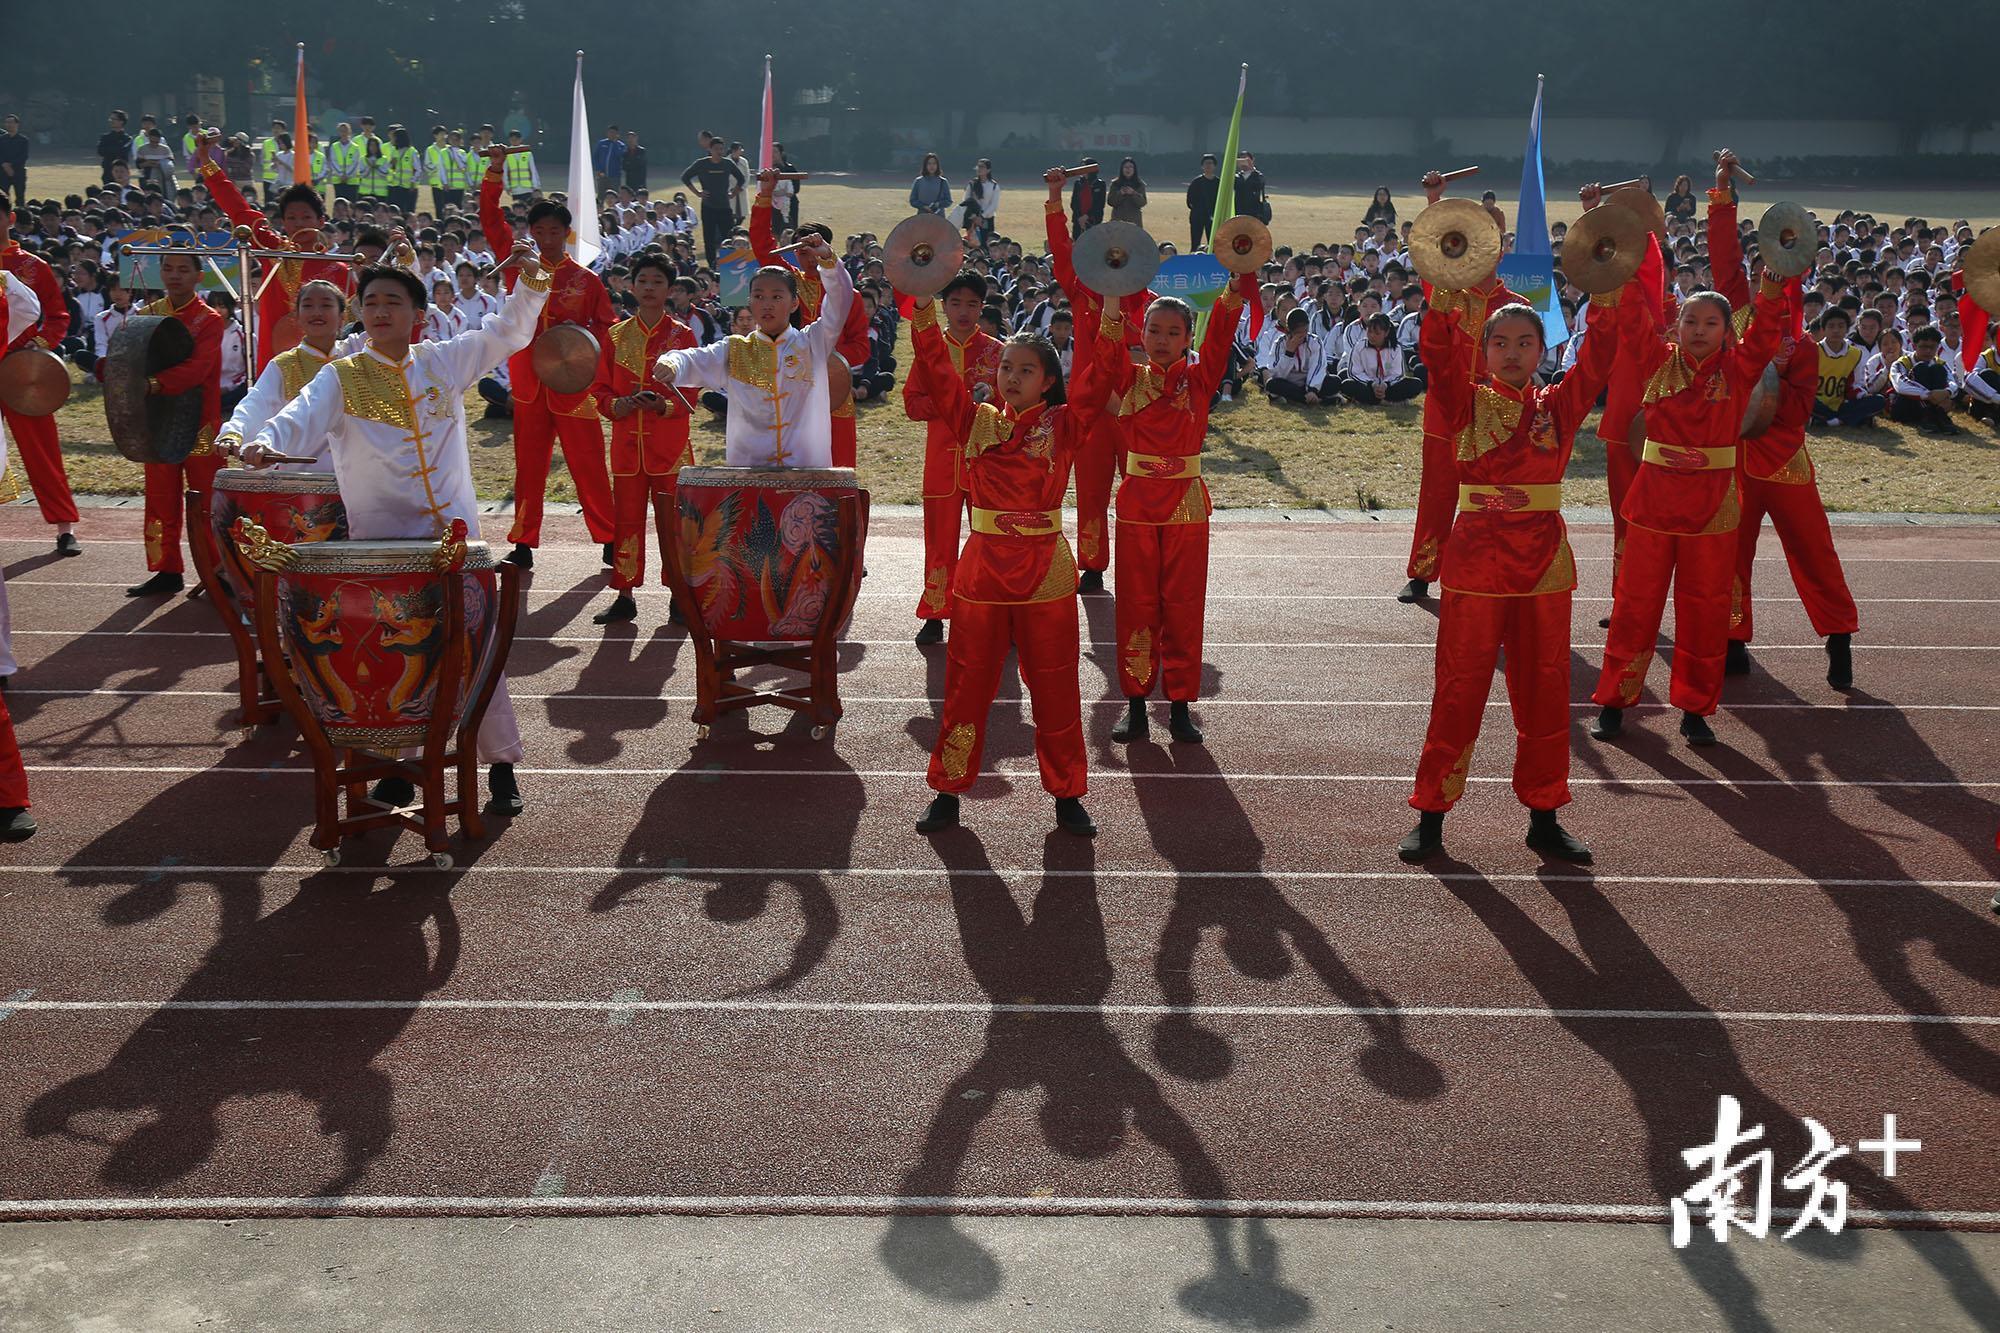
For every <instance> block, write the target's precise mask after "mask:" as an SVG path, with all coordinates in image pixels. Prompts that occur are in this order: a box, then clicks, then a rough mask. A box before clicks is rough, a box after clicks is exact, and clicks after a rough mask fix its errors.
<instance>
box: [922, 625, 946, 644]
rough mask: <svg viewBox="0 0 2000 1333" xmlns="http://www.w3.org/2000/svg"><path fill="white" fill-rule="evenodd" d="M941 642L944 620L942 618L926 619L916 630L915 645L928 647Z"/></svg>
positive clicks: (942, 639)
mask: <svg viewBox="0 0 2000 1333" xmlns="http://www.w3.org/2000/svg"><path fill="white" fill-rule="evenodd" d="M943 642H944V622H943V621H942V620H926V621H925V622H924V627H923V628H922V629H920V630H918V631H917V645H918V646H919V647H923V648H928V647H929V646H930V645H931V644H934V643H943Z"/></svg>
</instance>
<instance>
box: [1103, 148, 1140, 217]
mask: <svg viewBox="0 0 2000 1333" xmlns="http://www.w3.org/2000/svg"><path fill="white" fill-rule="evenodd" d="M1105 201H1106V202H1107V203H1109V204H1110V205H1111V220H1112V221H1113V222H1129V223H1131V224H1132V225H1133V226H1135V227H1143V226H1145V225H1146V222H1145V215H1146V182H1145V181H1144V180H1142V179H1140V176H1139V163H1138V161H1137V160H1136V159H1133V158H1129V157H1128V158H1126V159H1125V160H1124V161H1122V162H1120V163H1119V164H1118V179H1117V180H1114V181H1112V182H1111V188H1110V189H1109V190H1107V191H1106V192H1105Z"/></svg>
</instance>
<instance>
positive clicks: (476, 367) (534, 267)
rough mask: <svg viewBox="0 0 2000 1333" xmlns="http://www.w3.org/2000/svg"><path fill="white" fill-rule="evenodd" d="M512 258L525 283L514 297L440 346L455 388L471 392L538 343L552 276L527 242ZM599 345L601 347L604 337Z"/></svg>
mask: <svg viewBox="0 0 2000 1333" xmlns="http://www.w3.org/2000/svg"><path fill="white" fill-rule="evenodd" d="M512 257H513V259H514V260H515V262H516V263H517V264H519V265H520V266H521V267H520V279H521V280H520V281H519V282H517V283H515V284H514V290H513V292H512V294H510V295H509V296H508V297H507V299H506V300H505V301H503V302H501V303H500V308H499V309H498V310H496V311H494V312H493V313H492V314H490V315H488V316H487V317H486V318H485V319H482V320H480V321H479V323H478V324H477V325H476V326H474V327H472V328H469V329H467V330H466V331H465V332H464V333H461V334H459V335H458V336H457V337H454V338H447V339H445V340H444V341H443V342H442V343H439V344H438V347H439V348H440V349H441V350H442V352H443V354H444V355H445V356H446V357H447V358H448V360H447V362H446V364H447V365H448V367H449V368H450V374H451V378H452V382H453V383H454V384H459V385H461V386H463V387H465V388H471V387H472V385H473V384H474V383H476V382H477V381H478V379H479V377H480V376H481V375H483V374H485V373H486V372H487V371H488V370H490V369H492V368H493V367H494V366H497V365H499V364H500V363H501V362H502V361H505V360H506V359H507V358H508V357H510V356H512V355H514V353H516V352H518V351H520V350H521V349H522V348H524V347H526V346H527V345H528V344H529V343H531V342H533V341H534V339H535V325H536V324H537V323H538V322H539V321H540V320H541V317H542V307H544V306H546V305H547V304H548V302H549V275H548V274H547V273H545V272H543V271H542V268H541V266H540V265H539V264H537V263H536V262H535V259H534V246H533V245H531V244H530V243H529V242H527V241H522V242H521V243H520V244H519V245H517V246H515V247H514V248H513V253H512ZM598 341H599V345H600V346H601V345H602V344H603V341H604V340H603V337H602V335H600V336H599V340H598Z"/></svg>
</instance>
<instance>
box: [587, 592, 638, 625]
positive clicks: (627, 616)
mask: <svg viewBox="0 0 2000 1333" xmlns="http://www.w3.org/2000/svg"><path fill="white" fill-rule="evenodd" d="M638 618H639V603H638V601H637V600H636V599H634V598H633V596H632V594H631V593H629V592H621V593H619V594H618V596H616V597H615V598H613V599H612V601H611V605H610V606H608V607H606V608H605V609H604V610H602V611H599V612H598V613H597V614H596V615H594V616H592V617H591V618H590V623H591V624H593V625H615V624H617V623H618V622H620V621H622V620H637V619H638Z"/></svg>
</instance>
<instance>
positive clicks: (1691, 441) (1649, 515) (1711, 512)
mask: <svg viewBox="0 0 2000 1333" xmlns="http://www.w3.org/2000/svg"><path fill="white" fill-rule="evenodd" d="M1784 320H1785V298H1784V293H1783V292H1782V291H1781V290H1780V289H1779V288H1778V287H1776V286H1775V285H1773V284H1772V283H1770V282H1769V281H1766V282H1765V283H1764V286H1763V289H1762V290H1761V291H1760V292H1759V293H1758V294H1757V303H1756V305H1755V307H1754V313H1753V314H1752V316H1751V319H1750V324H1749V327H1748V329H1747V330H1746V331H1745V332H1744V335H1743V338H1742V340H1741V341H1740V342H1732V343H1731V344H1730V345H1728V346H1725V347H1723V348H1722V349H1721V350H1720V351H1718V352H1716V353H1715V354H1714V355H1712V356H1710V357H1709V358H1708V359H1707V360H1706V361H1704V362H1701V363H1699V364H1697V363H1696V362H1695V361H1694V359H1693V358H1692V357H1690V356H1688V355H1687V353H1685V352H1683V351H1682V350H1681V349H1680V348H1679V347H1678V346H1677V345H1675V344H1673V343H1670V342H1668V341H1666V339H1665V338H1663V337H1661V336H1660V335H1659V333H1657V332H1656V331H1654V330H1653V329H1651V328H1649V327H1647V326H1646V321H1644V320H1640V319H1631V320H1628V321H1626V322H1625V323H1624V325H1623V326H1622V327H1623V332H1624V335H1625V343H1624V346H1623V347H1622V348H1621V350H1620V352H1619V355H1620V357H1621V358H1631V359H1633V360H1635V361H1636V362H1637V363H1638V365H1639V368H1640V371H1641V373H1642V375H1643V378H1644V383H1645V386H1646V387H1645V391H1644V393H1643V394H1642V396H1641V401H1642V405H1643V407H1644V410H1645V425H1646V444H1645V455H1644V458H1643V459H1642V460H1641V461H1640V464H1639V471H1638V474H1637V475H1636V476H1635V477H1633V479H1632V489H1631V490H1630V491H1629V492H1628V493H1627V494H1626V496H1625V558H1624V560H1623V561H1622V562H1621V563H1620V564H1619V566H1618V573H1617V576H1616V578H1615V580H1614V582H1613V586H1612V604H1611V630H1610V633H1609V634H1608V635H1606V637H1605V642H1604V668H1603V671H1602V672H1601V673H1600V674H1599V676H1598V678H1597V689H1596V690H1595V691H1594V692H1593V693H1592V694H1591V698H1592V699H1594V700H1595V701H1596V702H1597V703H1599V704H1601V705H1604V706H1606V707H1616V708H1625V707H1630V706H1631V705H1632V704H1634V703H1636V702H1637V701H1638V698H1639V693H1640V691H1641V690H1643V689H1644V688H1645V685H1646V668H1647V667H1648V666H1649V665H1650V664H1651V663H1652V660H1653V646H1654V644H1655V642H1656V641H1657V640H1658V638H1659V633H1660V617H1661V615H1662V614H1663V613H1664V612H1665V610H1666V604H1667V589H1668V587H1669V585H1671V586H1672V588H1673V593H1674V670H1673V689H1672V695H1671V698H1672V702H1673V706H1674V707H1676V708H1678V709H1681V710H1682V711H1683V712H1689V713H1697V714H1700V715H1701V716H1704V717H1706V716H1707V715H1709V714H1710V713H1713V712H1714V711H1715V705H1716V702H1717V700H1718V699H1720V698H1721V695H1722V659H1723V656H1724V651H1725V649H1726V647H1727V644H1728V636H1729V585H1730V581H1731V580H1732V578H1733V577H1734V575H1735V572H1736V527H1737V523H1738V521H1739V520H1740V518H1741V515H1742V505H1741V503H1740V501H1739V499H1738V490H1739V488H1738V482H1737V478H1738V474H1739V473H1740V472H1741V470H1742V464H1741V462H1740V460H1739V456H1738V455H1739V452H1740V451H1739V448H1738V444H1739V441H1740V439H1741V436H1742V431H1743V411H1744V407H1745V405H1746V404H1747V403H1748V402H1749V401H1750V390H1751V389H1752V387H1753V386H1755V385H1756V383H1757V379H1758V377H1759V376H1760V375H1762V374H1763V373H1764V367H1765V366H1766V365H1768V364H1769V363H1770V360H1771V355H1772V353H1773V352H1775V351H1776V350H1777V347H1778V338H1779V335H1780V333H1781V332H1782V330H1783V328H1784ZM1589 341H1590V340H1589V338H1587V337H1586V338H1585V339H1584V342H1585V344H1586V345H1588V343H1589Z"/></svg>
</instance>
